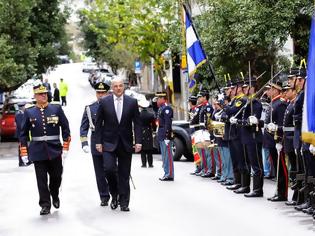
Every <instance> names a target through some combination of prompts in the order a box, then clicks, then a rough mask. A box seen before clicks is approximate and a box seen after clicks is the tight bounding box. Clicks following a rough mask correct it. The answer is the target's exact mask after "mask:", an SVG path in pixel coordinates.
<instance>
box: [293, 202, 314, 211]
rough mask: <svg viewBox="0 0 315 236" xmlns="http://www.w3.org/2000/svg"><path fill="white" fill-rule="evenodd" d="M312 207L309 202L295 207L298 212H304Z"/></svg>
mask: <svg viewBox="0 0 315 236" xmlns="http://www.w3.org/2000/svg"><path fill="white" fill-rule="evenodd" d="M310 206H311V204H310V202H309V201H307V202H304V203H303V204H301V205H298V206H296V207H294V209H295V210H297V211H302V210H303V209H307V208H309V207H310Z"/></svg>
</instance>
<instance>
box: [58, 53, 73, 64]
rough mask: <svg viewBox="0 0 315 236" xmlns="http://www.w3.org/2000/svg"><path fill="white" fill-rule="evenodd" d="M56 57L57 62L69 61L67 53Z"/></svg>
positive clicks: (64, 62) (66, 62)
mask: <svg viewBox="0 0 315 236" xmlns="http://www.w3.org/2000/svg"><path fill="white" fill-rule="evenodd" d="M57 58H58V62H59V64H68V63H70V62H71V61H70V58H69V56H68V55H58V56H57Z"/></svg>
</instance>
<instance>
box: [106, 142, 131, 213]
mask: <svg viewBox="0 0 315 236" xmlns="http://www.w3.org/2000/svg"><path fill="white" fill-rule="evenodd" d="M131 157H132V153H131V152H127V151H126V150H125V149H124V145H123V144H122V143H121V141H119V142H118V145H117V147H116V149H115V150H114V151H113V152H107V151H106V150H105V151H104V152H103V164H104V169H105V173H106V176H107V181H108V185H109V191H110V193H111V195H112V196H117V195H118V196H119V203H120V206H122V207H125V206H129V200H130V185H129V179H130V170H131ZM117 174H118V176H117Z"/></svg>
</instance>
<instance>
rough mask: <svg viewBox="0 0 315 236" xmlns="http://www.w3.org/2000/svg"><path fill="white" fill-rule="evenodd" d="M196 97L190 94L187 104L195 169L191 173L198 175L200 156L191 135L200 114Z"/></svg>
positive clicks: (197, 123)
mask: <svg viewBox="0 0 315 236" xmlns="http://www.w3.org/2000/svg"><path fill="white" fill-rule="evenodd" d="M197 100H198V99H197V97H196V96H193V95H191V96H190V97H189V98H188V105H189V114H188V118H189V120H188V121H189V128H190V135H191V142H192V143H191V145H192V150H193V155H194V163H195V166H196V169H195V171H194V172H192V173H191V174H192V175H200V174H201V158H200V155H199V153H198V150H197V147H196V143H195V139H194V137H193V133H194V132H195V127H197V126H198V127H199V114H200V105H197Z"/></svg>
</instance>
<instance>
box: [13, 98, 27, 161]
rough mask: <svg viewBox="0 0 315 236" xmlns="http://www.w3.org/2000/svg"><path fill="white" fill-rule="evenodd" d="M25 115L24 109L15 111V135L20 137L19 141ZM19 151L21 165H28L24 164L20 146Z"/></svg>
mask: <svg viewBox="0 0 315 236" xmlns="http://www.w3.org/2000/svg"><path fill="white" fill-rule="evenodd" d="M23 105H24V104H23ZM23 116H24V111H22V110H18V111H17V112H16V113H15V124H16V131H15V137H16V138H17V139H18V141H19V143H20V134H21V128H22V122H23ZM18 152H19V166H26V164H24V163H23V161H22V159H21V152H20V147H19V150H18Z"/></svg>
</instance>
